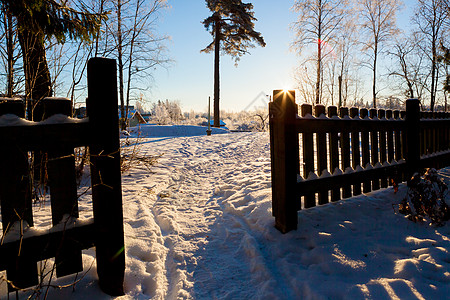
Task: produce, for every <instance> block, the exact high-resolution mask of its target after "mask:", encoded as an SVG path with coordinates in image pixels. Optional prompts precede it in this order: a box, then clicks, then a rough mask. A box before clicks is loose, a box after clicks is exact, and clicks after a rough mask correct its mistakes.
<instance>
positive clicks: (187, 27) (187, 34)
mask: <svg viewBox="0 0 450 300" xmlns="http://www.w3.org/2000/svg"><path fill="white" fill-rule="evenodd" d="M244 2H245V1H244ZM251 2H252V3H253V5H254V12H255V17H256V18H257V19H258V21H257V22H256V25H255V29H256V30H257V31H259V32H261V33H262V35H263V37H264V39H265V41H266V43H267V46H266V47H265V48H262V47H259V46H258V47H256V48H253V49H250V55H246V56H244V57H242V58H241V61H240V62H239V65H238V67H235V66H234V61H233V60H232V59H231V58H230V57H229V56H221V101H220V103H221V109H223V110H226V111H235V112H237V111H241V110H244V109H246V108H247V107H248V105H250V104H251V103H252V102H253V101H254V100H255V99H257V100H256V102H257V103H261V100H260V97H259V96H260V95H261V94H272V91H273V90H274V89H281V88H293V87H295V82H294V80H293V73H294V68H295V66H296V65H297V64H298V57H297V56H296V54H295V53H293V52H291V51H290V49H289V45H290V43H291V41H292V39H293V33H292V31H291V30H289V26H290V24H291V23H292V22H294V21H295V18H296V15H295V13H293V12H292V11H291V7H292V4H293V2H294V1H293V0H279V1H274V0H255V1H251ZM406 3H407V7H408V8H411V7H412V6H413V5H414V3H415V1H414V0H409V1H406ZM169 5H170V6H171V8H170V9H169V10H167V11H165V12H163V14H162V16H161V20H160V26H159V32H160V34H166V35H168V36H170V41H169V42H168V43H167V47H168V50H169V52H168V55H169V56H170V57H171V58H172V59H173V60H174V63H173V64H172V65H171V66H170V67H168V68H167V69H163V68H161V69H158V70H157V71H156V72H155V73H154V83H153V85H152V87H151V92H150V93H149V94H148V96H147V98H148V99H147V100H149V101H150V102H154V101H157V100H165V99H169V100H178V101H180V103H181V106H182V109H183V111H189V110H191V109H193V110H195V111H202V112H206V110H207V103H208V96H211V101H212V98H213V75H214V73H213V70H214V69H213V67H214V64H213V63H214V61H213V53H209V54H206V53H200V50H201V49H203V48H204V47H206V46H207V45H208V44H209V43H210V42H211V41H212V37H211V35H210V34H209V33H208V32H207V31H206V30H205V29H204V27H203V24H201V21H203V20H204V19H205V18H206V17H208V16H209V14H210V12H209V10H208V9H207V8H206V5H205V1H204V0H169ZM409 14H410V9H407V10H404V11H403V12H402V13H401V14H400V16H399V18H400V20H399V21H400V24H399V25H400V26H401V27H405V26H406V25H407V24H408V23H409V20H408V19H409V17H408V18H407V17H406V16H408V15H409ZM369 80H370V79H369Z"/></svg>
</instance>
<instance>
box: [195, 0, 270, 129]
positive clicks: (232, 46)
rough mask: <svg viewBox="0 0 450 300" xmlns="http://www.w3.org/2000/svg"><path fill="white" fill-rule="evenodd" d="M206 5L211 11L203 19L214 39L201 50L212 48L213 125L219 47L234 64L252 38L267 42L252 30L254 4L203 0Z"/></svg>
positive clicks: (216, 124) (238, 0)
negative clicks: (209, 14)
mask: <svg viewBox="0 0 450 300" xmlns="http://www.w3.org/2000/svg"><path fill="white" fill-rule="evenodd" d="M206 6H207V7H208V8H209V10H210V11H211V12H212V15H211V16H209V17H208V18H206V19H205V20H204V21H203V22H202V23H203V25H204V26H205V28H206V29H207V30H208V31H210V33H211V35H212V36H213V41H212V42H211V43H210V44H209V45H208V46H207V47H206V48H205V49H203V50H202V52H206V53H209V52H211V51H213V50H214V127H220V121H219V120H220V116H219V113H220V112H219V95H220V84H219V71H220V69H219V66H220V51H221V50H222V51H223V52H224V53H225V54H228V55H231V57H232V58H233V59H234V61H235V64H236V65H237V63H238V61H239V59H240V57H241V56H242V55H244V54H246V53H248V49H249V48H254V47H255V45H254V43H255V42H256V43H257V44H259V45H260V46H262V47H264V46H265V45H266V43H265V42H264V39H263V37H262V36H261V33H259V32H257V31H255V30H254V26H255V24H254V22H255V21H257V19H256V18H255V17H254V13H253V4H251V3H242V1H241V0H206Z"/></svg>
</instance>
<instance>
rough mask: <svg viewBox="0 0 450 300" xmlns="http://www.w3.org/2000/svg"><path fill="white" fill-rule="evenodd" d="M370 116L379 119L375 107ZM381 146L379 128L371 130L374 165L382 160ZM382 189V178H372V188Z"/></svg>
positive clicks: (371, 152) (371, 154)
mask: <svg viewBox="0 0 450 300" xmlns="http://www.w3.org/2000/svg"><path fill="white" fill-rule="evenodd" d="M369 113H370V118H371V119H372V120H378V111H377V109H375V108H372V109H371V110H370V111H369ZM378 151H379V146H378V130H371V131H370V156H371V162H372V166H376V164H377V163H378V162H380V159H379V155H378V154H379V152H378ZM379 189H380V179H379V178H374V179H373V180H372V190H379Z"/></svg>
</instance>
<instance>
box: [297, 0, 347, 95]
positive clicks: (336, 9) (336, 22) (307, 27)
mask: <svg viewBox="0 0 450 300" xmlns="http://www.w3.org/2000/svg"><path fill="white" fill-rule="evenodd" d="M347 4H348V3H347V1H346V0H302V1H300V0H297V1H295V3H294V6H293V10H294V11H295V12H297V13H298V15H299V16H298V18H297V21H296V22H294V23H293V24H292V28H293V30H294V32H295V41H294V43H293V44H292V46H293V48H294V49H295V50H297V52H298V53H299V54H301V53H302V51H303V50H304V48H305V47H306V46H309V45H316V47H317V48H316V51H317V52H316V55H315V61H316V83H315V103H316V104H317V103H320V102H321V97H322V81H323V65H324V63H323V60H324V58H325V57H327V56H328V55H329V54H330V53H331V52H332V49H333V47H334V45H333V44H332V43H330V41H333V40H334V39H335V38H336V35H337V32H338V31H339V30H340V28H341V26H342V23H343V20H344V18H345V10H344V8H345V7H346V5H347Z"/></svg>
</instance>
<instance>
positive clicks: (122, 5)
mask: <svg viewBox="0 0 450 300" xmlns="http://www.w3.org/2000/svg"><path fill="white" fill-rule="evenodd" d="M101 1H102V2H101V3H100V4H101V5H100V7H99V9H101V10H102V11H103V10H105V11H106V10H112V11H113V14H112V15H110V18H109V20H108V21H107V22H106V23H105V24H104V25H105V26H104V28H103V32H104V33H103V34H102V33H101V32H99V33H98V39H97V40H98V41H96V45H95V52H96V53H100V54H102V55H104V56H107V57H108V56H113V57H115V58H116V59H117V66H118V76H119V81H118V85H119V99H120V110H121V116H122V120H121V127H122V129H125V126H126V118H127V115H128V107H129V105H130V101H131V100H132V99H133V97H134V99H137V98H138V96H139V94H136V95H133V93H132V91H133V90H134V89H142V88H138V84H137V82H139V81H143V80H145V81H146V83H147V86H148V83H149V80H151V79H152V76H151V74H152V71H153V69H154V68H155V67H156V66H158V65H165V64H167V63H169V62H170V60H169V59H168V58H166V57H165V47H164V41H165V40H166V39H167V37H166V36H158V35H157V34H156V22H157V20H158V17H159V14H160V11H161V10H162V9H164V8H167V7H168V5H167V1H166V0H114V1H112V2H111V3H108V2H105V1H104V0H101ZM111 4H112V7H109V6H108V5H111ZM111 8H112V9H111Z"/></svg>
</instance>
